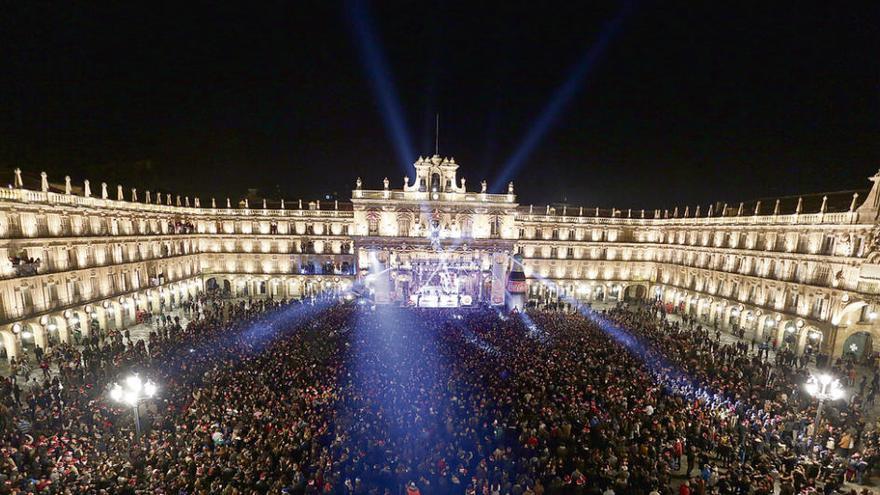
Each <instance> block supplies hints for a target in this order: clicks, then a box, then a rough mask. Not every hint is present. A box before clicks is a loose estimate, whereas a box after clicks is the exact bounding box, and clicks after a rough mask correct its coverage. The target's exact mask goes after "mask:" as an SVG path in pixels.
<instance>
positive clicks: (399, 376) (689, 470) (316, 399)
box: [0, 224, 880, 495]
mask: <svg viewBox="0 0 880 495" xmlns="http://www.w3.org/2000/svg"><path fill="white" fill-rule="evenodd" d="M174 227H175V228H177V225H176V224H175V226H174ZM182 228H186V227H185V226H184V227H182ZM218 293H219V291H218ZM184 306H185V307H186V308H187V312H188V313H189V314H190V315H191V316H192V320H191V321H189V323H187V324H186V325H185V326H184V325H181V323H180V320H179V318H174V319H172V318H170V317H168V318H166V319H165V322H164V323H163V324H161V325H157V326H156V327H150V330H151V331H150V334H149V336H148V338H147V339H146V340H139V339H135V340H133V339H132V337H131V335H130V334H125V333H122V332H115V333H113V334H112V335H109V336H108V338H106V339H104V340H102V341H98V340H90V339H84V342H85V345H84V346H74V345H71V344H58V345H55V346H53V348H52V352H51V354H49V353H47V354H46V356H45V359H46V362H47V363H51V367H52V368H51V369H52V370H54V369H57V370H58V371H57V373H54V372H53V373H44V375H43V376H42V377H41V379H40V380H38V381H37V382H36V384H35V385H26V386H22V385H21V384H20V383H19V380H18V379H17V378H16V377H11V378H4V379H3V380H2V382H0V398H2V401H0V465H2V466H3V468H2V469H0V494H7V493H8V494H24V493H47V494H54V493H59V494H60V493H132V494H134V493H164V494H181V493H186V494H201V493H205V494H211V493H219V494H230V495H231V494H253V493H258V494H264V493H265V494H269V493H272V494H274V493H286V494H324V493H327V494H331V493H332V494H346V495H347V494H351V495H372V494H376V495H386V494H387V495H399V494H402V493H406V494H420V495H439V494H454V495H465V494H469V495H477V494H479V495H492V494H498V495H532V494H534V495H544V494H547V495H557V494H558V495H562V494H574V495H588V494H589V495H594V494H595V495H601V494H615V493H616V494H634V495H646V494H647V495H652V494H657V495H660V494H663V495H673V494H675V493H676V492H677V493H687V494H712V493H718V494H758V495H761V494H764V495H769V494H772V493H776V490H777V489H778V490H779V493H796V494H800V493H815V492H819V491H822V492H824V493H834V490H837V489H840V488H842V487H843V486H844V482H845V481H849V480H852V481H857V482H859V483H862V482H865V481H866V478H868V475H869V474H870V472H871V468H872V467H873V465H874V464H875V462H876V458H877V448H878V443H880V438H878V434H877V430H876V428H874V425H870V424H868V423H867V421H866V412H865V410H864V409H863V408H864V403H863V402H862V401H861V400H859V396H861V395H863V394H865V393H866V392H865V391H866V390H868V391H871V390H874V391H876V387H875V386H873V385H872V386H870V387H868V386H865V385H861V384H859V383H858V382H857V381H856V379H855V375H853V374H852V373H850V371H851V370H852V369H854V368H852V367H850V366H849V364H848V363H846V362H844V361H837V362H835V363H833V365H832V366H831V367H830V369H829V372H831V373H833V374H835V375H836V376H841V377H847V378H848V379H849V377H852V379H851V380H850V383H852V384H853V385H854V386H853V387H852V388H851V389H849V390H850V392H851V394H850V396H849V397H848V398H847V399H843V400H840V401H836V402H829V403H826V404H825V406H823V407H824V408H825V409H824V413H823V415H822V417H823V419H822V422H821V424H818V425H816V424H814V423H813V422H814V421H815V417H816V406H817V403H816V401H815V400H814V399H813V398H811V397H809V396H808V395H807V394H805V393H804V392H803V384H804V381H805V380H806V378H807V376H808V374H809V370H808V369H806V368H804V367H803V366H801V365H800V364H799V363H797V362H796V361H794V360H789V359H779V358H778V356H779V354H775V355H774V357H773V358H772V359H771V358H770V357H769V354H768V353H767V352H765V350H764V349H760V348H755V347H754V346H752V345H750V344H749V343H748V342H734V343H731V342H725V341H724V340H722V338H721V335H719V334H717V333H714V332H713V333H710V332H709V331H708V329H706V328H703V327H702V326H701V325H699V324H698V323H697V322H696V321H694V320H688V321H686V322H684V321H673V319H672V318H669V317H668V315H667V314H666V310H665V308H663V307H660V306H640V305H632V306H629V307H628V306H624V305H620V306H618V307H616V308H613V309H610V310H606V311H604V312H596V311H593V310H590V309H588V308H586V307H581V308H580V311H539V310H530V311H527V312H525V313H522V314H516V315H508V316H504V315H500V314H499V313H498V312H497V311H495V310H494V309H489V308H482V309H473V310H468V311H467V312H464V313H463V312H461V311H455V310H426V309H403V308H390V307H388V308H383V307H380V308H377V309H370V306H368V305H358V304H340V303H335V302H333V301H332V300H331V298H315V299H314V300H310V301H309V302H307V303H302V302H294V301H275V300H272V299H266V300H239V301H231V300H228V299H224V298H221V297H219V296H218V295H217V294H213V295H203V296H200V297H199V298H197V299H195V300H193V301H187V302H186V303H185V304H184ZM462 316H463V317H462ZM157 321H158V318H157ZM135 372H136V373H138V374H140V375H141V376H143V377H149V378H150V379H152V380H153V381H154V382H156V383H158V384H159V385H160V391H159V394H158V396H157V397H156V398H155V399H153V400H150V401H147V402H145V403H144V404H143V405H142V406H141V407H140V409H139V413H140V414H139V416H140V419H141V427H142V435H141V436H140V437H137V436H136V435H135V431H134V430H135V428H134V424H133V419H132V414H131V410H130V409H129V408H127V407H123V406H121V405H119V404H116V403H114V402H112V401H111V400H110V399H109V395H108V389H109V387H110V385H111V384H112V383H113V382H117V381H120V380H122V379H123V378H124V377H125V376H127V375H128V374H130V373H135ZM876 382H877V379H876V377H875V379H874V383H876ZM865 493H868V492H865Z"/></svg>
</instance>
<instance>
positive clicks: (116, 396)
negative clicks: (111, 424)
mask: <svg viewBox="0 0 880 495" xmlns="http://www.w3.org/2000/svg"><path fill="white" fill-rule="evenodd" d="M157 390H158V388H157V387H156V384H155V383H153V381H152V380H147V381H146V382H144V381H143V380H142V379H141V377H140V376H138V375H136V374H135V375H130V376H129V377H128V378H126V379H125V381H124V382H123V384H122V385H120V384H119V383H114V384H113V386H112V387H111V388H110V398H111V399H113V400H114V401H116V402H118V403H120V404H124V405H126V406H129V407H131V408H132V411H133V412H134V426H135V434H136V435H137V438H140V436H141V418H140V414H139V411H138V408H139V407H140V403H141V402H143V401H145V400H147V399H152V398H153V396H155V395H156V391H157Z"/></svg>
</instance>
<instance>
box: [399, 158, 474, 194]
mask: <svg viewBox="0 0 880 495" xmlns="http://www.w3.org/2000/svg"><path fill="white" fill-rule="evenodd" d="M413 166H415V168H416V180H415V183H413V185H412V186H408V187H406V186H405V190H407V191H419V192H441V193H453V192H455V193H460V192H464V183H462V185H461V187H459V186H458V185H457V184H456V177H455V176H456V174H457V173H458V164H457V163H455V158H441V157H440V155H434V156H432V157H430V158H426V157H421V156H420V157H419V159H418V160H416V162H415V163H414V164H413Z"/></svg>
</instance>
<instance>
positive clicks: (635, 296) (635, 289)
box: [623, 285, 648, 301]
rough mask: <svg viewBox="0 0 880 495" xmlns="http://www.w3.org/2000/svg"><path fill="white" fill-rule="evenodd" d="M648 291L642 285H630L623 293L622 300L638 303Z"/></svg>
mask: <svg viewBox="0 0 880 495" xmlns="http://www.w3.org/2000/svg"><path fill="white" fill-rule="evenodd" d="M647 293H648V289H646V288H645V286H643V285H630V286H629V287H627V288H626V290H625V291H624V292H623V298H624V300H626V301H639V300H642V299H644V298H645V295H646V294H647Z"/></svg>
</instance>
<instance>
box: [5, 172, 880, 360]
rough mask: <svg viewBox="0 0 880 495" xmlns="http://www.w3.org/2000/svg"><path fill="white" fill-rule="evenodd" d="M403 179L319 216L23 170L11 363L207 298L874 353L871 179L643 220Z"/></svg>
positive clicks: (8, 309) (419, 177) (8, 247)
mask: <svg viewBox="0 0 880 495" xmlns="http://www.w3.org/2000/svg"><path fill="white" fill-rule="evenodd" d="M414 168H415V171H414V172H415V176H414V180H413V181H412V182H411V181H410V179H409V177H405V178H404V180H403V186H402V187H401V188H400V189H395V188H392V187H391V185H390V181H389V180H388V179H387V178H386V179H385V180H384V181H383V182H382V187H381V188H376V189H368V188H365V187H364V185H363V183H362V182H361V179H358V180H357V182H356V185H355V188H354V190H353V191H352V195H351V201H350V202H345V203H338V202H335V201H334V202H333V203H330V204H328V203H327V202H325V203H324V204H323V205H322V204H321V202H320V201H313V202H307V203H305V204H304V203H303V202H302V201H297V202H296V203H294V204H285V202H284V201H280V202H279V203H274V202H273V203H272V204H268V203H267V201H266V200H263V201H262V203H261V204H256V205H250V204H248V200H244V201H242V202H236V203H235V204H233V203H232V202H231V201H230V200H229V199H226V200H225V204H223V203H221V204H218V203H217V202H216V201H215V200H214V199H212V200H211V201H210V204H205V205H203V204H201V202H200V200H199V199H197V198H194V199H193V200H192V201H190V199H189V198H181V197H180V196H174V197H172V195H169V194H164V195H163V194H162V193H155V194H151V193H150V192H149V191H147V192H145V193H144V194H143V195H142V196H139V195H138V191H137V190H135V189H131V190H130V191H123V188H122V187H121V186H117V188H116V191H115V194H113V195H111V194H110V192H109V191H108V186H107V185H106V184H101V186H100V191H98V192H96V193H94V194H93V193H92V191H91V187H90V184H89V182H88V181H84V182H83V184H82V186H78V187H74V186H73V185H72V184H71V181H70V179H69V178H65V181H64V183H63V184H50V182H49V181H48V178H47V176H46V175H45V174H41V176H40V179H39V184H27V185H26V184H25V183H24V181H23V180H22V176H21V172H20V171H18V170H16V171H15V174H14V177H13V183H12V184H11V185H10V186H11V187H9V188H5V189H0V259H2V260H4V261H5V262H4V263H3V265H2V268H0V343H2V346H3V350H4V352H5V353H6V355H7V357H12V356H15V355H18V354H20V353H21V352H22V351H26V350H28V349H30V348H32V347H33V346H40V347H46V346H48V345H51V344H52V343H53V342H58V341H68V340H70V339H71V338H72V336H73V335H74V334H83V335H84V334H88V333H90V332H102V331H107V330H109V329H120V328H124V327H126V326H129V325H132V324H134V323H136V321H137V319H138V315H139V314H141V313H142V312H146V311H152V312H158V311H162V310H163V309H165V308H168V307H171V306H173V305H175V304H178V303H179V302H180V301H181V300H182V299H183V298H186V297H188V296H190V295H194V294H196V293H198V292H201V291H204V290H206V289H219V290H223V291H225V292H227V293H228V294H230V295H232V296H235V297H273V298H301V297H308V296H313V295H318V294H322V293H328V292H329V293H332V294H336V295H341V294H343V293H345V292H346V291H348V290H351V289H354V290H357V291H363V292H364V293H369V294H371V297H372V298H374V300H375V301H376V302H377V303H394V304H413V305H419V306H437V307H448V306H472V305H476V304H494V305H501V304H504V303H505V302H506V303H507V304H508V305H510V304H511V301H519V300H520V299H519V297H521V298H522V301H526V302H527V303H529V304H548V303H560V302H564V303H569V304H583V303H594V302H597V301H607V302H613V301H622V300H633V299H643V300H644V299H647V300H653V301H659V302H661V303H662V304H665V305H666V306H667V307H668V308H669V309H675V310H677V311H679V312H681V313H683V314H685V315H688V316H690V317H693V318H695V319H697V320H698V321H701V322H704V323H710V324H713V325H716V326H718V327H720V328H722V329H726V330H733V331H738V332H741V333H743V334H745V336H746V337H747V338H749V337H751V338H752V339H754V340H760V341H772V342H775V343H776V344H777V345H778V346H780V347H788V348H791V349H792V350H794V351H796V352H798V353H803V352H811V351H812V352H816V351H818V352H823V353H826V354H832V355H834V356H839V355H841V354H843V353H853V354H856V355H857V356H864V355H867V354H870V353H872V352H874V348H875V342H877V348H878V349H880V338H875V337H880V333H878V332H880V327H878V322H877V312H876V311H877V310H876V304H877V299H878V294H880V261H878V258H880V256H878V253H880V248H878V242H880V226H878V211H880V189H878V188H880V185H878V184H880V172H878V175H876V176H874V177H872V178H870V180H871V181H872V185H871V188H870V190H869V191H868V192H867V194H863V195H862V196H860V195H859V194H858V193H846V194H844V195H841V194H833V195H819V196H803V197H797V198H781V199H777V200H771V201H765V202H761V201H755V202H748V203H739V204H736V205H720V204H717V205H711V206H709V207H708V208H702V209H701V208H700V207H695V208H690V207H686V208H683V209H680V208H676V209H674V210H672V211H668V210H663V211H661V210H653V211H644V210H638V211H636V210H619V209H599V208H583V207H574V206H569V205H555V206H554V205H545V206H543V207H534V206H526V205H520V204H518V202H517V198H516V195H515V193H514V187H513V183H511V184H509V186H508V189H507V192H506V194H491V193H488V192H487V190H486V183H485V181H483V182H482V183H481V184H480V188H479V190H478V191H476V190H474V191H469V190H468V188H467V187H466V182H465V180H464V179H463V178H459V177H458V164H456V163H455V160H454V159H447V158H441V157H439V156H433V157H428V158H419V160H418V161H417V162H416V163H415V164H414ZM511 270H512V271H513V272H514V273H519V272H520V271H521V272H522V274H523V275H524V276H525V277H524V282H522V283H520V284H518V285H517V288H516V290H513V289H512V288H513V285H511V284H510V283H509V282H510V280H509V279H508V278H509V277H510V278H511V279H512V278H514V277H512V276H511V275H510V273H511ZM510 292H523V294H522V296H519V295H517V294H514V295H511V293H510ZM514 304H516V305H519V304H520V303H519V302H515V303H514Z"/></svg>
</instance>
